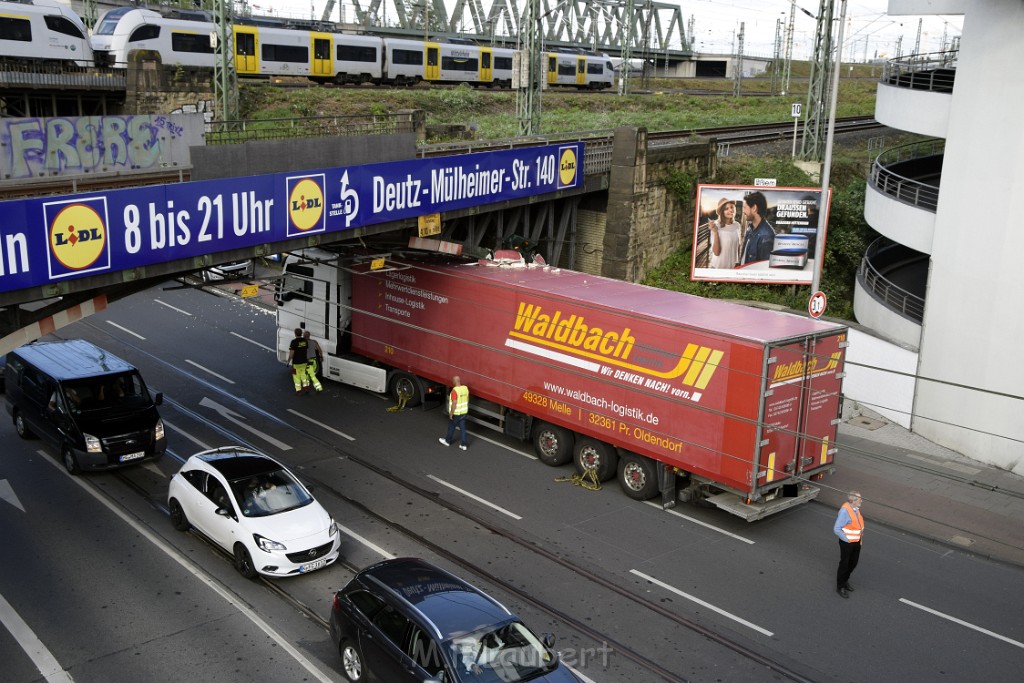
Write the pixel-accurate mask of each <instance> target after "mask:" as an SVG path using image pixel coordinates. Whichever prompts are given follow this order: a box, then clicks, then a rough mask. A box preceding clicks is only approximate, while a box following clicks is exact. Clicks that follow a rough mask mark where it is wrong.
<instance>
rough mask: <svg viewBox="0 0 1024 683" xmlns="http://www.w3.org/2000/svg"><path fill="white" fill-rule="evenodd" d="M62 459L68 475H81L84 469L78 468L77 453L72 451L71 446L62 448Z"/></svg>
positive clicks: (65, 445)
mask: <svg viewBox="0 0 1024 683" xmlns="http://www.w3.org/2000/svg"><path fill="white" fill-rule="evenodd" d="M60 459H61V461H63V463H64V469H66V470H67V471H68V474H79V473H80V472H81V471H82V468H81V467H79V466H78V459H77V458H75V452H74V451H72V450H71V446H68V445H67V444H64V445H63V446H61V448H60Z"/></svg>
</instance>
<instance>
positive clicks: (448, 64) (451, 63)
mask: <svg viewBox="0 0 1024 683" xmlns="http://www.w3.org/2000/svg"><path fill="white" fill-rule="evenodd" d="M478 64H479V62H478V61H477V60H475V59H456V58H455V57H443V58H442V59H441V68H442V69H444V70H445V71H477V70H478V69H479V68H480V67H479V66H477V65H478Z"/></svg>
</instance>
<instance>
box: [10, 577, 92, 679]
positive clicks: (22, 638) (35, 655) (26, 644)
mask: <svg viewBox="0 0 1024 683" xmlns="http://www.w3.org/2000/svg"><path fill="white" fill-rule="evenodd" d="M0 623H3V625H4V626H6V627H7V630H8V631H10V632H11V635H12V636H14V639H15V640H16V641H18V645H20V646H21V649H22V650H24V651H25V654H27V655H28V657H29V659H31V660H32V663H33V664H35V665H36V668H37V669H39V673H41V674H42V675H43V677H44V678H45V679H46V680H47V681H48V683H58V682H60V681H64V682H68V683H69V682H70V681H73V680H74V679H73V678H71V674H69V673H68V672H67V671H65V670H64V667H62V666H61V665H60V662H58V661H57V658H56V657H54V656H53V654H52V653H51V652H50V650H49V649H47V647H46V646H45V645H43V641H41V640H39V636H37V635H36V634H35V632H34V631H33V630H32V629H31V628H29V626H28V624H26V623H25V620H24V619H22V618H21V616H20V615H19V614H18V613H17V612H16V611H14V608H13V607H11V603H9V602H7V600H5V599H4V596H2V595H0Z"/></svg>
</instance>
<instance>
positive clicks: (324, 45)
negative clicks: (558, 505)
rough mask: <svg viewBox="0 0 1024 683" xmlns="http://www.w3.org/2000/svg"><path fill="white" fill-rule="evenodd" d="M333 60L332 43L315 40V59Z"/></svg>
mask: <svg viewBox="0 0 1024 683" xmlns="http://www.w3.org/2000/svg"><path fill="white" fill-rule="evenodd" d="M330 58H331V41H329V40H324V39H323V38H315V39H314V40H313V59H330Z"/></svg>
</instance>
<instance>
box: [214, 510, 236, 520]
mask: <svg viewBox="0 0 1024 683" xmlns="http://www.w3.org/2000/svg"><path fill="white" fill-rule="evenodd" d="M217 514H218V515H220V516H221V517H230V518H231V519H234V518H235V513H233V512H231V510H230V509H229V508H217Z"/></svg>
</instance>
